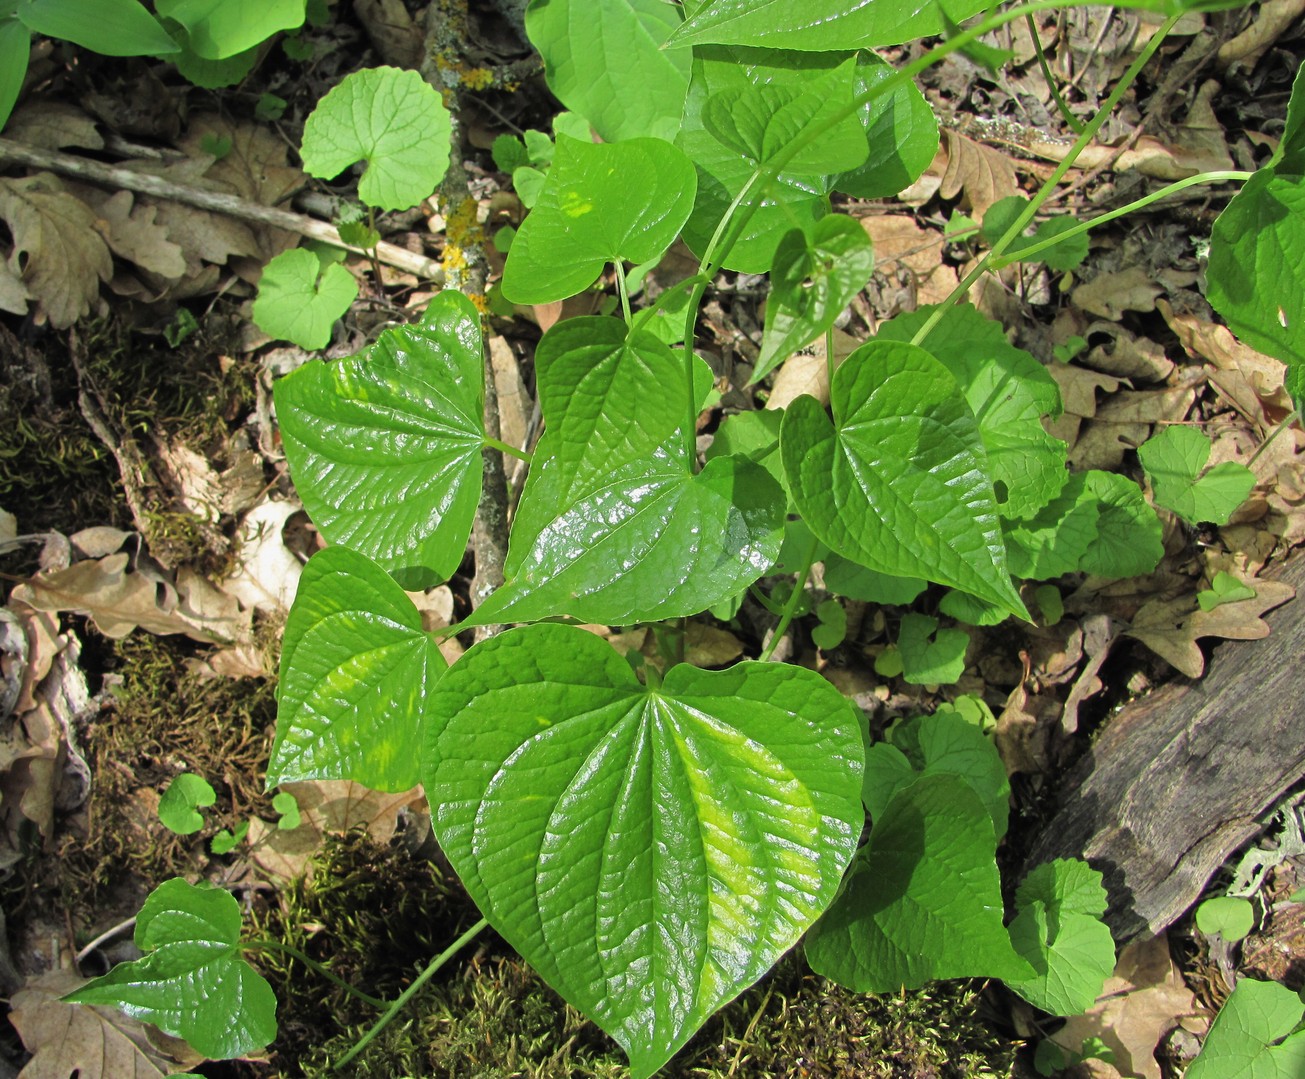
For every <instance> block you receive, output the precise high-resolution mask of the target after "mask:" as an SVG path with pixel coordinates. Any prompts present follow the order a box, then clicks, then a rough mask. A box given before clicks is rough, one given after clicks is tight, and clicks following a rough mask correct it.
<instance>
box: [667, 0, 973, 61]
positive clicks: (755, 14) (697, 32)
mask: <svg viewBox="0 0 1305 1079" xmlns="http://www.w3.org/2000/svg"><path fill="white" fill-rule="evenodd" d="M987 6H988V4H987V3H986V0H947V4H946V8H945V14H944V7H943V5H942V4H939V3H924V4H922V3H920V2H919V0H858V2H854V3H849V2H848V0H808V2H805V3H801V4H795V3H793V2H792V0H715V2H714V3H711V4H705V5H703V6H702V7H701V8H700V9H699V10H698V11H697V12H696V13H695V14H694V15H693V17H692V18H690V19H689V20H688V21H686V22H685V24H684V25H683V26H682V27H680V29H679V30H678V31H676V32H675V33H674V34H672V35H671V39H670V44H671V45H672V46H683V45H709V44H717V45H760V46H764V47H768V48H769V47H783V48H785V49H801V50H804V51H808V50H810V51H823V50H828V49H833V50H842V51H844V52H846V51H847V50H848V49H849V48H872V47H875V46H878V45H899V44H901V43H902V42H903V41H910V40H911V39H912V38H918V37H928V36H929V35H930V34H940V33H942V31H943V30H944V29H946V27H947V22H948V20H950V21H952V22H953V23H956V22H961V21H963V20H965V19H968V18H969V17H970V16H971V15H975V14H977V13H978V12H980V11H983V10H984V9H985V8H986V7H987Z"/></svg>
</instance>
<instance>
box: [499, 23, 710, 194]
mask: <svg viewBox="0 0 1305 1079" xmlns="http://www.w3.org/2000/svg"><path fill="white" fill-rule="evenodd" d="M680 21H681V15H680V11H679V8H677V7H676V6H675V5H674V4H667V3H664V2H663V0H599V2H595V0H548V3H541V4H531V5H530V7H529V8H528V9H527V10H526V33H527V34H528V35H529V37H530V43H531V44H532V45H534V46H535V48H536V49H538V50H539V55H540V56H541V57H543V60H544V77H545V78H546V79H547V80H548V87H549V89H550V90H552V91H553V93H554V94H556V95H557V97H558V100H559V101H561V102H562V103H563V104H564V105H565V106H566V107H567V108H568V109H572V110H574V111H575V112H578V113H580V114H581V115H582V116H583V117H585V119H587V120H588V121H589V122H590V123H591V124H593V126H594V130H595V131H597V132H598V134H599V136H600V137H601V138H602V139H603V141H604V142H619V141H621V140H622V139H633V138H640V137H643V136H651V137H653V138H658V139H665V140H666V141H667V142H670V141H671V140H672V139H674V138H675V132H676V131H677V130H679V126H680V113H681V112H682V111H683V109H684V94H685V92H686V91H687V90H688V87H689V60H690V57H689V51H688V50H687V49H663V48H662V43H663V42H664V41H665V40H666V38H667V35H669V34H670V32H671V31H672V30H674V29H675V28H676V27H677V26H679V25H680ZM505 171H511V170H505Z"/></svg>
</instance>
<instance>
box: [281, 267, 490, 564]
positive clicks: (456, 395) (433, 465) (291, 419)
mask: <svg viewBox="0 0 1305 1079" xmlns="http://www.w3.org/2000/svg"><path fill="white" fill-rule="evenodd" d="M484 370H485V369H484V359H483V356H482V345H481V339H480V313H479V312H478V311H477V310H476V309H475V307H474V306H473V305H472V303H471V301H470V300H468V299H467V298H466V297H465V296H463V295H461V294H459V293H456V292H441V293H440V294H439V295H438V296H436V297H435V299H433V300H432V301H431V304H430V307H429V308H428V309H427V311H426V315H425V317H424V318H423V319H422V321H421V322H420V323H419V324H418V325H416V326H403V327H399V328H392V329H388V330H385V331H384V332H383V333H382V334H381V336H380V338H379V339H378V340H377V341H376V343H375V344H374V345H371V346H370V347H368V348H366V349H364V350H363V351H362V352H360V353H359V354H358V355H356V356H351V357H350V358H348V359H346V360H341V361H340V362H339V363H322V362H313V363H308V364H305V365H304V366H303V367H301V368H299V369H298V370H297V371H295V372H293V373H292V374H290V375H287V376H286V377H285V378H283V379H281V381H279V382H278V383H277V384H276V387H275V396H276V408H277V418H278V419H279V421H280V424H281V437H282V439H283V441H284V443H285V452H286V457H287V459H288V460H289V462H290V470H291V473H292V474H293V476H294V481H295V487H296V489H297V490H298V492H299V496H300V498H302V499H303V502H304V506H305V508H306V509H307V510H308V512H309V513H310V514H311V515H312V518H313V521H314V522H315V523H316V525H317V527H318V528H320V529H321V531H322V534H323V535H324V536H325V537H326V538H327V539H328V540H330V541H331V542H332V543H339V544H343V545H345V546H348V547H352V548H354V549H355V550H358V551H360V552H362V553H363V554H365V555H367V556H368V557H369V558H372V559H375V560H376V561H377V562H379V563H380V564H381V565H382V566H384V567H385V568H386V569H387V570H389V571H390V572H392V573H396V574H399V575H400V580H401V582H402V583H404V584H407V585H408V586H409V587H412V588H416V587H426V586H427V585H428V584H429V583H431V582H430V581H429V578H430V577H432V576H434V577H436V578H438V579H440V580H443V579H445V578H447V577H448V576H449V575H450V574H452V573H453V571H454V570H455V569H457V566H458V563H459V562H460V561H461V560H462V554H463V551H464V550H465V549H466V545H467V538H468V537H469V536H470V535H471V524H472V521H473V520H474V518H475V515H476V504H477V503H478V502H479V500H480V486H481V459H480V456H481V448H482V447H483V445H484V438H485V427H484V419H483V416H482V409H483V407H484V406H483V400H484V385H485V374H484Z"/></svg>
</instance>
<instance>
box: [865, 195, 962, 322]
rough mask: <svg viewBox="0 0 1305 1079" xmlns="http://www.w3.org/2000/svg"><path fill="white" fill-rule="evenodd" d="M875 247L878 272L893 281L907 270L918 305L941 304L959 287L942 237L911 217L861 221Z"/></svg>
mask: <svg viewBox="0 0 1305 1079" xmlns="http://www.w3.org/2000/svg"><path fill="white" fill-rule="evenodd" d="M861 227H862V228H864V229H865V231H866V234H867V235H868V236H869V237H870V240H871V243H872V244H873V245H874V255H875V273H876V274H881V273H882V274H883V275H885V276H886V277H889V278H892V277H893V276H894V275H895V274H896V272H897V270H898V269H899V268H902V267H904V268H906V269H907V270H909V271H910V272H911V275H912V276H913V277H914V279H915V302H916V303H917V304H931V303H942V301H943V300H945V299H946V298H947V296H948V295H949V294H950V293H951V291H952V289H954V288H955V287H956V284H957V281H958V280H959V279H958V278H957V276H956V271H955V269H953V268H952V267H951V266H948V265H946V264H945V263H944V262H943V260H942V258H943V235H942V233H941V232H939V231H937V230H936V229H926V228H921V227H920V226H919V225H918V224H916V221H915V218H914V217H912V216H911V215H910V214H882V215H871V216H868V217H863V218H862V219H861Z"/></svg>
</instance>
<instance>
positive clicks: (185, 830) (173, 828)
mask: <svg viewBox="0 0 1305 1079" xmlns="http://www.w3.org/2000/svg"><path fill="white" fill-rule="evenodd" d="M216 801H217V794H216V792H215V791H214V790H213V786H212V784H210V783H209V781H208V780H207V779H205V778H204V777H203V776H197V775H195V774H194V773H193V772H182V773H181V775H179V776H177V777H176V779H174V780H173V781H172V782H171V783H169V784H168V789H167V790H165V791H164V792H163V795H162V797H160V798H159V822H160V823H161V824H162V825H163V827H165V828H166V829H167V830H168V831H170V832H176V833H177V835H194V834H195V833H196V832H198V831H199V830H200V829H201V828H203V827H204V817H203V816H202V815H201V814H200V813H198V812H196V810H199V809H204V808H207V807H208V806H211V805H212V804H213V803H214V802H216Z"/></svg>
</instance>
